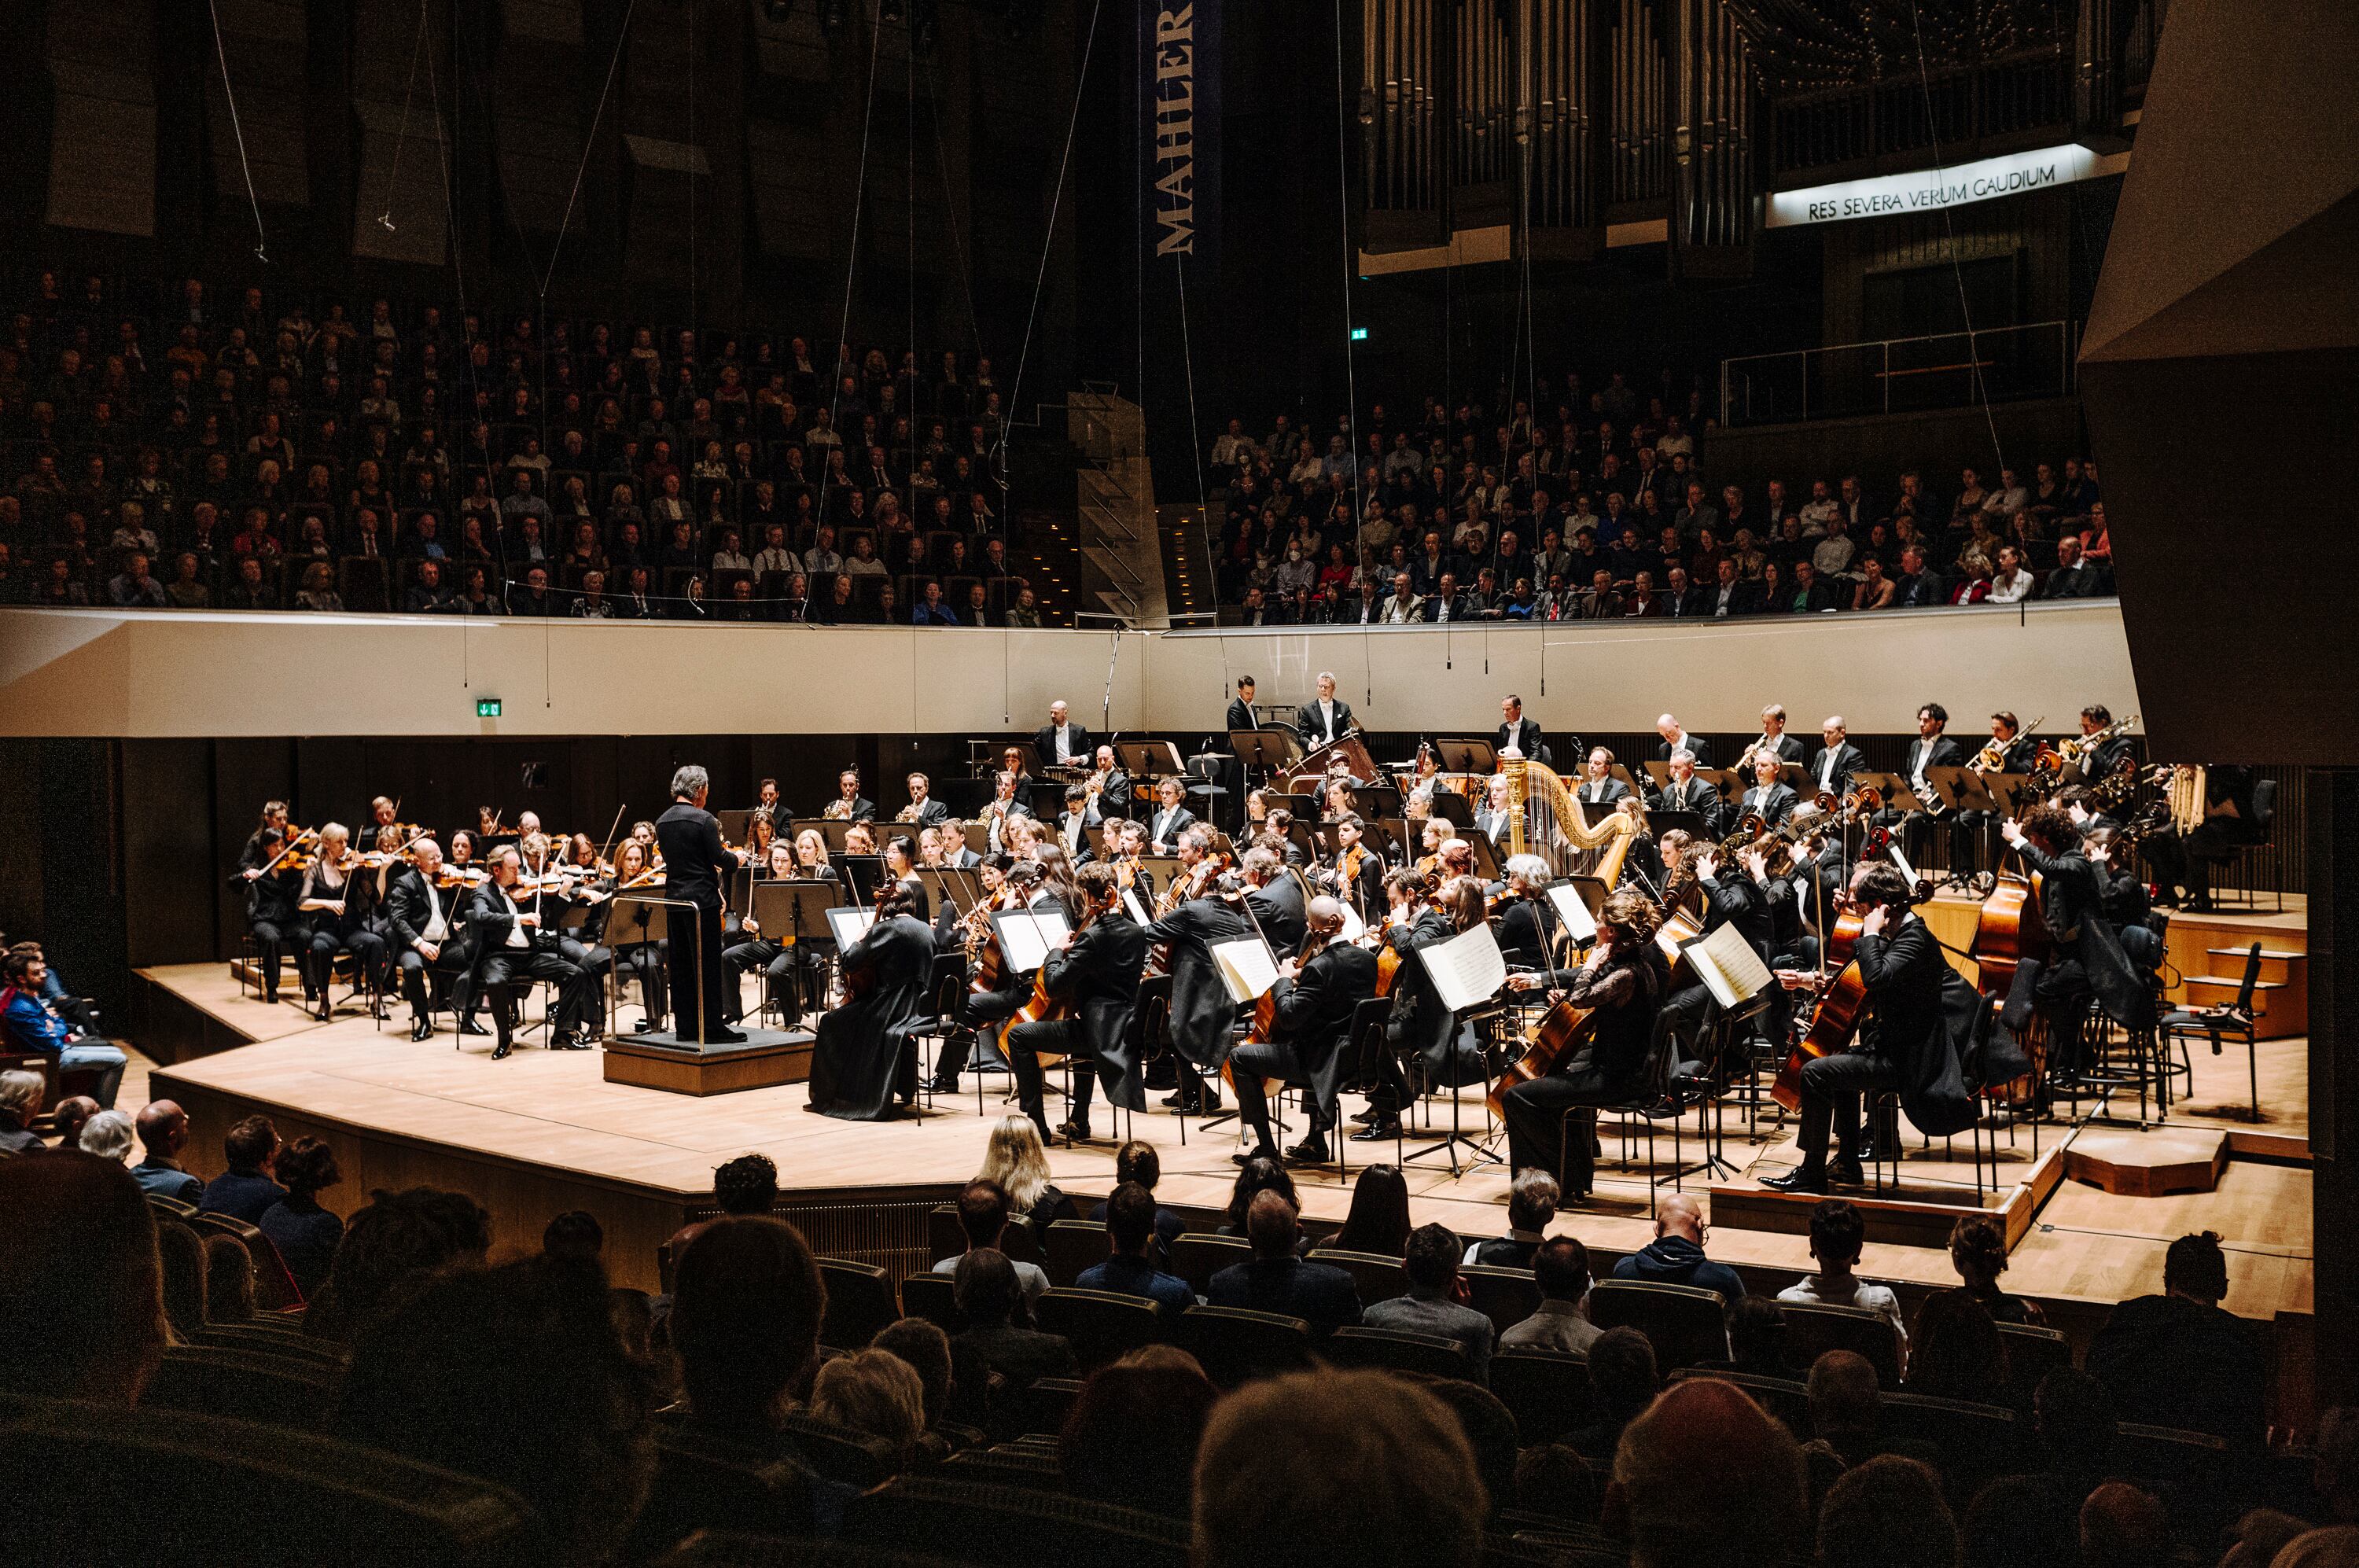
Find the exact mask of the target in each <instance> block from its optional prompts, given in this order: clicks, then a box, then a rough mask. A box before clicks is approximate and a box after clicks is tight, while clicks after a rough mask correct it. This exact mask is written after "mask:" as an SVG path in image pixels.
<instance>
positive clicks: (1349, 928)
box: [1335, 904, 1368, 942]
mask: <svg viewBox="0 0 2359 1568" xmlns="http://www.w3.org/2000/svg"><path fill="white" fill-rule="evenodd" d="M1367 934H1368V922H1367V921H1365V920H1362V919H1361V918H1360V911H1359V910H1357V909H1353V908H1352V906H1351V905H1349V904H1346V905H1344V906H1343V931H1341V932H1339V933H1337V936H1336V939H1335V940H1336V941H1338V942H1357V941H1359V940H1360V939H1361V938H1362V937H1364V936H1365V935H1367Z"/></svg>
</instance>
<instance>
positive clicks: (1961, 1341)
mask: <svg viewBox="0 0 2359 1568" xmlns="http://www.w3.org/2000/svg"><path fill="white" fill-rule="evenodd" d="M1909 1337H1910V1342H1911V1343H1912V1344H1913V1345H1915V1347H1916V1348H1915V1349H1914V1351H1912V1352H1911V1353H1910V1355H1909V1357H1908V1379H1907V1384H1906V1387H1907V1388H1908V1391H1909V1392H1910V1393H1912V1394H1924V1395H1928V1396H1930V1397H1931V1398H1933V1399H1973V1400H1975V1401H1978V1402H1980V1401H1987V1400H1988V1399H1990V1398H1991V1397H1992V1394H1993V1392H1994V1390H1996V1389H1998V1388H2003V1387H2005V1385H2006V1350H2005V1349H2004V1347H2003V1346H2001V1345H2000V1344H1999V1339H1998V1325H1997V1323H1994V1322H1993V1321H1992V1320H1991V1315H1990V1313H1988V1312H1984V1310H1983V1305H1982V1303H1981V1302H1980V1301H1976V1300H1975V1299H1974V1298H1973V1296H1971V1295H1969V1294H1968V1293H1967V1292H1965V1291H1963V1290H1937V1291H1935V1292H1934V1293H1933V1294H1932V1295H1930V1296H1928V1297H1926V1298H1925V1304H1924V1305H1923V1306H1921V1307H1919V1308H1918V1309H1917V1329H1916V1332H1915V1333H1914V1334H1911V1335H1910V1336H1909Z"/></svg>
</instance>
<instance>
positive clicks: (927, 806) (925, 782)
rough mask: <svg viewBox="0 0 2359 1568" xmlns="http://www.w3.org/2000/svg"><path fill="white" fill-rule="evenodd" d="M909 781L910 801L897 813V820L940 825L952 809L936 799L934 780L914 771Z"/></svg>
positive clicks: (924, 825) (928, 825)
mask: <svg viewBox="0 0 2359 1568" xmlns="http://www.w3.org/2000/svg"><path fill="white" fill-rule="evenodd" d="M908 785H909V803H908V805H907V806H905V807H903V808H902V809H901V811H899V812H898V813H897V814H896V820H897V821H900V822H915V823H917V824H918V825H919V827H921V828H931V827H940V825H941V822H942V819H943V818H944V817H947V816H949V815H950V814H951V809H950V808H949V807H948V806H945V805H943V804H942V803H941V802H940V800H935V799H934V796H933V788H934V784H933V780H932V779H929V778H927V777H926V776H925V775H924V774H922V773H912V774H910V775H909V778H908Z"/></svg>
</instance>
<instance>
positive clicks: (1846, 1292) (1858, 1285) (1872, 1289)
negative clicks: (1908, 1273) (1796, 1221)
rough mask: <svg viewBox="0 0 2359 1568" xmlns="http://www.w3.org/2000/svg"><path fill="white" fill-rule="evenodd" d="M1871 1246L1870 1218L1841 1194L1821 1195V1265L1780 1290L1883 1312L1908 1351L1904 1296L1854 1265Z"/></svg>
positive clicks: (1814, 1215) (1808, 1301)
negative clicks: (1870, 1279) (1876, 1282)
mask: <svg viewBox="0 0 2359 1568" xmlns="http://www.w3.org/2000/svg"><path fill="white" fill-rule="evenodd" d="M1866 1247H1867V1220H1866V1217H1865V1216H1864V1215H1863V1214H1861V1213H1860V1212H1859V1210H1858V1209H1856V1208H1855V1207H1854V1206H1853V1205H1852V1204H1850V1203H1846V1202H1844V1201H1843V1199H1841V1198H1823V1199H1821V1200H1820V1202H1819V1203H1818V1204H1817V1206H1816V1207H1814V1208H1813V1209H1812V1210H1811V1211H1810V1257H1811V1259H1812V1260H1813V1261H1815V1262H1816V1263H1817V1264H1818V1266H1819V1268H1818V1272H1816V1273H1815V1274H1805V1275H1803V1276H1802V1278H1801V1279H1798V1280H1796V1281H1795V1282H1794V1283H1793V1284H1791V1285H1788V1286H1787V1287H1786V1288H1785V1289H1784V1290H1780V1291H1778V1292H1777V1299H1778V1300H1779V1301H1795V1302H1799V1303H1802V1304H1805V1305H1817V1306H1828V1307H1858V1308H1860V1309H1862V1310H1863V1311H1866V1312H1875V1313H1876V1314H1878V1315H1879V1316H1881V1317H1883V1318H1884V1319H1885V1320H1886V1322H1888V1323H1891V1324H1892V1330H1893V1333H1894V1334H1895V1335H1897V1337H1898V1339H1899V1341H1900V1345H1901V1348H1902V1350H1903V1351H1904V1352H1905V1351H1906V1350H1907V1348H1908V1329H1907V1327H1906V1325H1905V1324H1903V1323H1901V1321H1900V1299H1899V1298H1898V1297H1897V1296H1895V1295H1894V1294H1893V1293H1892V1289H1891V1287H1890V1286H1888V1285H1871V1284H1869V1283H1868V1282H1867V1281H1866V1280H1864V1279H1861V1278H1859V1276H1857V1275H1856V1274H1854V1273H1853V1272H1852V1270H1853V1269H1856V1268H1858V1267H1859V1258H1860V1254H1861V1253H1862V1252H1864V1251H1865V1250H1866Z"/></svg>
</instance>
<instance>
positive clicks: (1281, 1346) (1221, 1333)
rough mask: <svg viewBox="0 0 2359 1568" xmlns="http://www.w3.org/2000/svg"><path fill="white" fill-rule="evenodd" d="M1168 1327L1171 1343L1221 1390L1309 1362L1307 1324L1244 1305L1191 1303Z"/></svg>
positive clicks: (1296, 1319) (1272, 1375) (1274, 1374)
mask: <svg viewBox="0 0 2359 1568" xmlns="http://www.w3.org/2000/svg"><path fill="white" fill-rule="evenodd" d="M1171 1328H1172V1334H1171V1340H1172V1343H1173V1344H1175V1345H1178V1346H1180V1349H1182V1350H1184V1351H1186V1352H1188V1354H1189V1355H1190V1356H1194V1357H1195V1358H1196V1362H1197V1365H1199V1366H1201V1367H1203V1369H1204V1376H1205V1377H1210V1378H1211V1379H1212V1381H1213V1383H1214V1384H1216V1385H1217V1386H1219V1387H1221V1388H1235V1387H1236V1386H1237V1385H1238V1384H1240V1383H1245V1382H1249V1381H1251V1380H1252V1379H1254V1378H1256V1377H1275V1376H1276V1375H1277V1374H1278V1373H1281V1372H1292V1371H1294V1370H1296V1369H1298V1368H1299V1367H1307V1366H1309V1365H1310V1324H1309V1323H1305V1322H1304V1321H1303V1320H1302V1319H1300V1318H1290V1317H1285V1316H1282V1315H1280V1314H1279V1313H1277V1312H1252V1311H1249V1310H1248V1309H1246V1308H1244V1307H1190V1308H1189V1309H1188V1310H1187V1311H1186V1312H1181V1313H1180V1321H1179V1322H1178V1323H1174V1324H1172V1325H1171Z"/></svg>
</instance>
